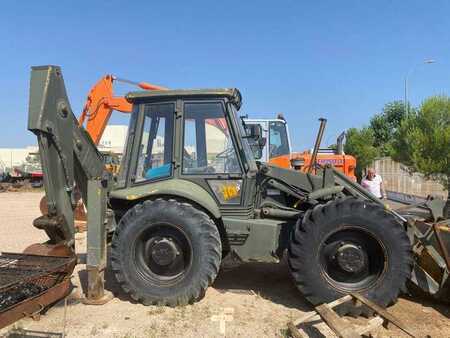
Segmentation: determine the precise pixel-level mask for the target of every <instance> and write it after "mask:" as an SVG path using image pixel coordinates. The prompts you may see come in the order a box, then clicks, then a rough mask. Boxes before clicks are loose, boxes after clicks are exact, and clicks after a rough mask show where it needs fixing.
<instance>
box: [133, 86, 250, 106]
mask: <svg viewBox="0 0 450 338" xmlns="http://www.w3.org/2000/svg"><path fill="white" fill-rule="evenodd" d="M125 97H126V99H127V100H128V101H129V102H132V103H139V102H140V101H143V100H146V99H156V98H175V97H180V98H208V97H226V98H228V99H229V100H230V101H231V103H233V104H234V105H235V106H236V108H237V109H238V110H239V108H240V107H241V103H242V96H241V93H240V92H239V90H238V89H237V88H217V89H174V90H149V91H136V92H130V93H128V94H127V95H126V96H125Z"/></svg>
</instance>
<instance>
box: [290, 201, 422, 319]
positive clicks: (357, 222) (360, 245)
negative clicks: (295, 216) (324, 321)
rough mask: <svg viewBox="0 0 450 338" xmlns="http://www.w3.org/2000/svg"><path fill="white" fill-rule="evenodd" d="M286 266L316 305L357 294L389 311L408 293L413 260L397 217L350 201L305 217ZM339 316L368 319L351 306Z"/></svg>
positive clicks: (320, 208) (330, 204) (294, 236)
mask: <svg viewBox="0 0 450 338" xmlns="http://www.w3.org/2000/svg"><path fill="white" fill-rule="evenodd" d="M288 263H289V269H290V271H291V274H292V277H293V279H294V282H295V284H296V285H297V288H298V289H299V290H300V291H301V292H302V294H303V295H304V296H305V297H306V298H307V299H308V301H310V302H311V303H312V304H313V305H317V304H321V303H328V302H331V301H333V300H335V299H337V298H339V297H342V296H343V295H345V294H348V293H350V292H359V293H361V294H362V295H364V296H366V297H367V298H368V299H371V300H372V301H374V302H376V303H378V304H379V305H382V306H388V305H390V304H393V303H395V302H396V300H397V297H398V294H399V292H400V291H401V290H402V289H404V284H405V282H406V280H407V279H408V278H409V277H410V274H411V269H412V265H413V259H412V251H411V245H410V242H409V239H408V237H407V235H406V232H405V230H404V228H403V227H402V225H401V224H400V223H399V222H398V221H397V220H396V219H395V217H394V216H393V215H391V214H390V213H388V212H386V211H385V210H384V209H383V208H382V207H380V206H378V205H377V204H375V203H371V202H367V201H363V200H360V199H357V198H353V197H350V198H342V199H338V200H335V201H330V202H328V203H327V204H325V205H318V206H316V207H315V208H314V209H312V210H309V211H307V212H306V214H305V216H304V217H303V219H301V220H299V221H298V223H297V225H296V228H295V231H293V234H292V237H291V242H290V246H289V250H288ZM337 311H338V312H339V313H341V314H348V313H350V314H353V315H359V314H361V313H363V314H366V315H369V314H370V311H369V310H368V309H367V308H365V307H361V306H360V307H358V308H356V307H355V306H353V305H352V304H351V302H348V303H345V304H343V305H341V306H339V307H338V308H337Z"/></svg>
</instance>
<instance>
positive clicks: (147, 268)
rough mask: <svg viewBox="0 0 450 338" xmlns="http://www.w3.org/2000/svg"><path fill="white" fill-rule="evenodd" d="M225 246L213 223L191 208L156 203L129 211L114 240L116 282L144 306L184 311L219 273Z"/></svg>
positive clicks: (178, 203)
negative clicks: (162, 306) (181, 307)
mask: <svg viewBox="0 0 450 338" xmlns="http://www.w3.org/2000/svg"><path fill="white" fill-rule="evenodd" d="M221 255H222V245H221V242H220V236H219V231H218V230H217V227H216V225H215V224H214V222H213V221H212V219H211V218H210V217H209V216H208V215H207V214H205V213H204V212H202V211H200V210H197V209H195V208H194V207H193V206H192V205H190V204H188V203H180V202H178V201H175V200H163V199H157V200H155V201H145V202H143V203H142V204H138V205H136V206H135V207H133V208H132V209H130V210H129V211H128V212H127V213H126V214H125V215H124V216H123V217H122V219H121V221H120V223H119V225H118V227H117V229H116V232H115V233H114V236H113V240H112V252H111V261H112V268H113V271H114V274H115V276H116V279H117V281H118V282H119V284H120V285H121V286H122V288H123V290H125V292H127V293H128V294H129V295H130V296H131V298H133V299H134V300H136V301H138V302H140V303H143V304H145V305H151V304H158V305H169V306H176V305H185V304H188V303H192V302H194V301H195V300H198V299H199V298H200V297H202V296H203V295H204V292H205V290H206V288H207V287H208V286H209V285H211V283H212V282H213V281H214V279H215V278H216V276H217V273H218V271H219V266H220V261H221Z"/></svg>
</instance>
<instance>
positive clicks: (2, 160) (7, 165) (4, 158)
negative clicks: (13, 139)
mask: <svg viewBox="0 0 450 338" xmlns="http://www.w3.org/2000/svg"><path fill="white" fill-rule="evenodd" d="M38 150H39V149H38V147H37V146H28V147H25V148H0V173H3V172H10V171H11V169H12V168H16V167H21V166H22V165H23V164H24V163H25V162H26V161H25V159H26V158H27V156H28V155H29V154H30V153H37V152H38Z"/></svg>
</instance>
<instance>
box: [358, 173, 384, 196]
mask: <svg viewBox="0 0 450 338" xmlns="http://www.w3.org/2000/svg"><path fill="white" fill-rule="evenodd" d="M361 185H362V186H363V187H364V188H365V189H367V190H368V191H370V192H371V193H372V194H373V195H375V197H378V198H386V191H385V190H384V187H383V180H382V178H381V176H380V175H377V173H376V172H375V169H373V168H369V169H368V170H367V176H366V177H364V178H363V180H362V181H361Z"/></svg>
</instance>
